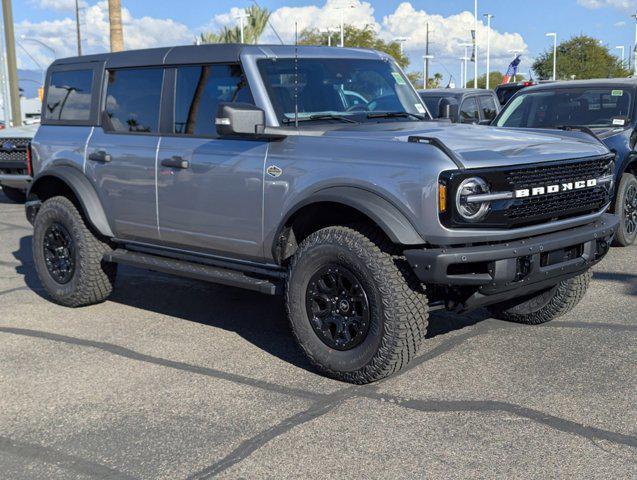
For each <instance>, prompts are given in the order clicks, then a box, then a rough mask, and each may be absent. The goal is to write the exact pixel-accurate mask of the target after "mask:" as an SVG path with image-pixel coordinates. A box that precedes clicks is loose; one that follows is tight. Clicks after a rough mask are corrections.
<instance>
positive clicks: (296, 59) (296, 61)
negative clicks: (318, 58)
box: [294, 22, 299, 128]
mask: <svg viewBox="0 0 637 480" xmlns="http://www.w3.org/2000/svg"><path fill="white" fill-rule="evenodd" d="M294 126H295V127H296V128H299V24H298V22H294Z"/></svg>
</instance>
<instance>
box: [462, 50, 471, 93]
mask: <svg viewBox="0 0 637 480" xmlns="http://www.w3.org/2000/svg"><path fill="white" fill-rule="evenodd" d="M460 46H461V47H464V57H462V60H464V79H463V80H462V87H461V88H467V83H468V81H469V60H470V57H469V47H473V43H461V44H460Z"/></svg>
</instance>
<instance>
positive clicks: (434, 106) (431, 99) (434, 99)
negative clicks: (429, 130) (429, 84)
mask: <svg viewBox="0 0 637 480" xmlns="http://www.w3.org/2000/svg"><path fill="white" fill-rule="evenodd" d="M420 98H422V99H423V101H424V102H425V105H427V109H428V110H429V112H430V113H431V114H432V115H433V116H434V118H436V117H438V110H439V105H440V100H442V97H441V96H433V95H420Z"/></svg>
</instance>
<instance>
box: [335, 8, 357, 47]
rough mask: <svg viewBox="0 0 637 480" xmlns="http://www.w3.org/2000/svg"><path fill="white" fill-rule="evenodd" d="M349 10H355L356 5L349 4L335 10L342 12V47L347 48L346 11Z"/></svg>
mask: <svg viewBox="0 0 637 480" xmlns="http://www.w3.org/2000/svg"><path fill="white" fill-rule="evenodd" d="M348 8H354V5H353V4H352V3H351V2H348V3H347V4H344V5H341V6H340V7H335V10H340V11H341V47H344V46H345V10H346V9H348Z"/></svg>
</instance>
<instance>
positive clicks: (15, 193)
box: [2, 186, 27, 203]
mask: <svg viewBox="0 0 637 480" xmlns="http://www.w3.org/2000/svg"><path fill="white" fill-rule="evenodd" d="M2 193H4V194H5V196H6V197H7V198H8V199H9V200H11V201H12V202H15V203H24V202H26V201H27V194H26V192H25V191H24V190H20V189H19V188H13V187H5V186H3V187H2Z"/></svg>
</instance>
